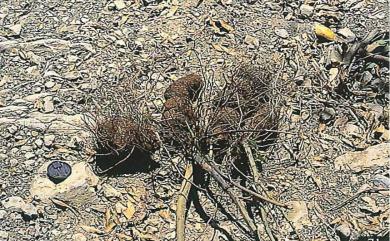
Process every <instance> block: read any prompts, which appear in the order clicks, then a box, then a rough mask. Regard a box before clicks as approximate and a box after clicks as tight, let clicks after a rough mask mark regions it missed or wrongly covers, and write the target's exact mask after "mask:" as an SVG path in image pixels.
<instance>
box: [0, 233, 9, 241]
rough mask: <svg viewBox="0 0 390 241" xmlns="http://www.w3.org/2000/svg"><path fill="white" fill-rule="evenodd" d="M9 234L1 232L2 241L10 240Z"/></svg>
mask: <svg viewBox="0 0 390 241" xmlns="http://www.w3.org/2000/svg"><path fill="white" fill-rule="evenodd" d="M8 237H9V235H8V232H6V231H0V240H8Z"/></svg>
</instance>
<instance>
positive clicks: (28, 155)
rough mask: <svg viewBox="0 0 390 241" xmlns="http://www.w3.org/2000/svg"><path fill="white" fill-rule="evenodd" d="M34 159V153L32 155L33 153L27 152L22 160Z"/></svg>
mask: <svg viewBox="0 0 390 241" xmlns="http://www.w3.org/2000/svg"><path fill="white" fill-rule="evenodd" d="M34 157H35V153H34V152H27V153H26V154H25V155H24V158H26V159H27V160H29V159H33V158H34Z"/></svg>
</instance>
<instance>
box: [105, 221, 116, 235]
mask: <svg viewBox="0 0 390 241" xmlns="http://www.w3.org/2000/svg"><path fill="white" fill-rule="evenodd" d="M115 226H116V223H114V222H109V223H108V224H106V225H105V227H104V232H106V233H111V231H112V230H113V229H114V228H115Z"/></svg>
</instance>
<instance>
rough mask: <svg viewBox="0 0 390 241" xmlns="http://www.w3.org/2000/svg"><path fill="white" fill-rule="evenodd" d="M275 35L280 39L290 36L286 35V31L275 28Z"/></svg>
mask: <svg viewBox="0 0 390 241" xmlns="http://www.w3.org/2000/svg"><path fill="white" fill-rule="evenodd" d="M275 34H276V35H277V36H279V37H281V38H288V37H289V36H290V35H289V34H288V32H287V30H286V29H283V28H277V29H275Z"/></svg>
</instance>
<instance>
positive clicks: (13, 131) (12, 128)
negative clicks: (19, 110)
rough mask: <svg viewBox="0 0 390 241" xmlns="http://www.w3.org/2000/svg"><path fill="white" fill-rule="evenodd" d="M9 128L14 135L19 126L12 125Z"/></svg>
mask: <svg viewBox="0 0 390 241" xmlns="http://www.w3.org/2000/svg"><path fill="white" fill-rule="evenodd" d="M7 129H8V132H9V133H10V134H11V135H14V134H15V133H16V132H17V131H18V127H17V126H14V125H12V126H10V127H8V128H7Z"/></svg>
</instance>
